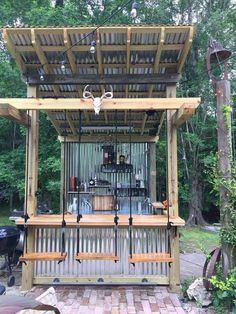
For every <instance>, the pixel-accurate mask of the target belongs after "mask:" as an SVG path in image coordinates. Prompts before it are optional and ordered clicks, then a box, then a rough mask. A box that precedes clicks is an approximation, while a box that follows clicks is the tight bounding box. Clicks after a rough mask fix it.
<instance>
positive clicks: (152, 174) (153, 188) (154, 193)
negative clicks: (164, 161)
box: [149, 143, 157, 202]
mask: <svg viewBox="0 0 236 314" xmlns="http://www.w3.org/2000/svg"><path fill="white" fill-rule="evenodd" d="M149 148H150V198H151V202H156V200H157V187H156V175H157V171H156V143H149Z"/></svg>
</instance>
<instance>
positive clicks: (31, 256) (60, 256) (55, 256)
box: [19, 252, 67, 262]
mask: <svg viewBox="0 0 236 314" xmlns="http://www.w3.org/2000/svg"><path fill="white" fill-rule="evenodd" d="M66 256H67V253H60V252H35V253H25V254H24V255H23V256H20V258H19V260H20V262H27V261H64V260H65V258H66Z"/></svg>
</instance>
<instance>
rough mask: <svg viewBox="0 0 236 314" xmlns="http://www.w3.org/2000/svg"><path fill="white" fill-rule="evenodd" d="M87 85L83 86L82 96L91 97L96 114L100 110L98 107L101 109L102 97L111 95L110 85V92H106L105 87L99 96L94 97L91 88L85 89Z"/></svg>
mask: <svg viewBox="0 0 236 314" xmlns="http://www.w3.org/2000/svg"><path fill="white" fill-rule="evenodd" d="M88 87H89V85H86V86H85V88H84V91H83V97H84V98H92V100H93V107H94V111H95V114H97V115H98V114H99V112H100V109H101V105H102V100H103V98H109V99H111V98H112V97H113V89H112V86H111V91H110V92H106V91H105V89H104V92H103V94H102V96H101V97H94V96H93V94H92V91H91V90H87V89H88Z"/></svg>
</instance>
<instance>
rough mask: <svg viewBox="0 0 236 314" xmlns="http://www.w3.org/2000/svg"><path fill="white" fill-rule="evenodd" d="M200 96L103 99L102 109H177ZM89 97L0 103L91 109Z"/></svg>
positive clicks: (196, 102) (4, 100)
mask: <svg viewBox="0 0 236 314" xmlns="http://www.w3.org/2000/svg"><path fill="white" fill-rule="evenodd" d="M200 101H201V98H199V97H189V98H171V99H169V98H143V99H142V101H141V102H137V100H136V99H134V98H128V99H127V98H118V99H116V98H113V99H103V102H102V110H116V109H117V110H125V109H127V110H128V109H131V110H164V109H170V110H175V109H179V108H180V107H181V106H182V105H183V104H189V105H195V106H196V107H197V106H198V105H199V103H200ZM92 102H93V101H92V100H91V99H77V98H67V99H66V101H65V99H63V98H58V99H54V98H53V99H52V98H0V104H10V105H11V106H13V107H15V108H17V109H35V110H63V109H67V110H92V111H93V103H92Z"/></svg>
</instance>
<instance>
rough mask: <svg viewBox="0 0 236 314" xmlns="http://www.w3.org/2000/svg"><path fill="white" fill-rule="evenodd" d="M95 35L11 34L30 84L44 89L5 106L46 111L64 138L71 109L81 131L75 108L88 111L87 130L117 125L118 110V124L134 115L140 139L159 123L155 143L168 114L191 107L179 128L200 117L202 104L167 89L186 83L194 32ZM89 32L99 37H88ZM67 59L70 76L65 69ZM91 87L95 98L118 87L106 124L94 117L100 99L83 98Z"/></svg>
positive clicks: (137, 29) (110, 30)
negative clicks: (116, 112) (93, 46)
mask: <svg viewBox="0 0 236 314" xmlns="http://www.w3.org/2000/svg"><path fill="white" fill-rule="evenodd" d="M93 30H94V29H93V28H91V27H79V28H75V27H72V28H5V29H3V38H4V42H5V44H6V46H7V48H8V50H9V51H10V53H11V55H12V56H13V58H14V59H15V61H16V63H17V65H18V66H19V68H20V70H21V72H22V74H23V76H22V77H24V79H25V81H26V83H27V84H28V85H32V86H37V95H38V97H39V99H37V100H33V99H31V100H29V99H21V100H20V101H19V100H14V99H11V100H7V99H4V100H3V99H0V104H1V103H2V102H3V101H4V103H5V104H6V103H8V104H9V105H11V106H13V107H15V108H16V109H18V110H21V109H43V110H45V111H46V112H47V114H48V116H49V118H50V120H51V122H52V124H53V125H54V127H55V128H56V130H57V132H58V133H59V135H62V134H63V128H62V118H61V115H62V113H61V110H63V109H67V110H68V113H67V126H68V134H69V135H70V136H76V135H77V131H78V130H77V125H78V121H77V118H76V116H75V112H73V111H75V110H82V111H83V121H82V122H83V124H84V125H85V126H89V125H90V126H92V125H99V124H101V125H104V124H105V125H109V124H114V123H115V121H114V114H113V113H114V110H116V109H117V110H119V115H118V116H119V122H118V123H120V124H127V122H128V114H127V111H128V109H131V110H132V112H133V113H132V115H133V116H132V120H133V121H136V122H135V123H136V127H135V133H136V135H138V134H139V135H145V137H146V138H147V137H148V136H149V133H150V130H151V132H152V133H153V128H154V127H153V125H154V126H155V128H156V134H154V137H155V136H157V135H158V134H159V132H160V126H161V125H162V123H163V117H164V110H169V109H171V110H172V109H173V110H174V109H177V110H179V108H180V107H181V108H185V110H182V111H181V112H178V113H177V114H176V115H178V118H176V119H177V123H178V125H180V122H181V123H183V122H184V121H185V120H186V119H187V118H189V117H190V116H191V115H192V113H193V112H194V109H195V108H196V107H197V106H198V104H199V102H200V99H199V98H195V99H194V98H189V99H186V98H182V99H177V98H172V99H171V100H170V99H168V100H167V99H166V89H167V86H168V85H172V84H176V83H177V82H178V81H179V80H180V78H181V75H180V72H181V69H182V67H183V64H184V61H185V59H186V57H187V54H188V51H189V48H190V46H191V43H192V37H193V33H194V28H193V27H192V26H151V27H149V26H147V27H146V26H127V27H124V26H118V27H100V28H98V29H97V30H96V31H95V32H93ZM88 33H91V36H88V37H87V38H84V37H85V35H87V34H88ZM94 39H95V41H96V53H95V54H94V55H92V54H91V53H90V52H89V48H90V44H91V41H92V40H94ZM62 61H65V67H66V69H65V73H63V72H62V70H61V67H60V66H61V62H62ZM41 73H43V75H44V80H43V81H41V80H40V74H41ZM86 84H89V85H91V86H92V89H93V95H94V97H99V96H101V95H102V93H103V91H104V89H109V88H110V87H109V86H110V85H112V87H113V93H114V99H112V100H104V101H103V104H102V111H101V113H100V116H99V119H98V117H95V115H94V111H93V106H92V101H91V100H87V99H86V100H84V99H81V97H82V91H83V88H84V86H85V85H86ZM48 98H56V99H48ZM65 98H66V101H65ZM122 98H125V99H122ZM139 98H141V99H140V101H139V100H138V99H139ZM188 104H189V108H190V109H191V110H189V111H188ZM193 107H194V109H192V108H193ZM150 110H155V111H156V112H157V113H156V115H155V116H154V118H152V117H150V115H147V113H146V112H147V111H150ZM141 111H142V112H141ZM187 111H188V112H187ZM154 120H157V121H154ZM108 121H109V123H108ZM154 122H155V123H154ZM92 133H93V132H90V133H89V134H90V135H91V134H92ZM94 135H96V134H94ZM151 137H152V139H153V134H151ZM90 141H91V138H90Z"/></svg>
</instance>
